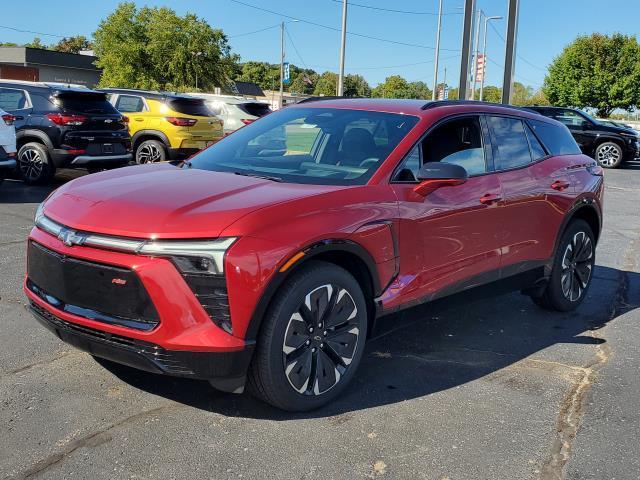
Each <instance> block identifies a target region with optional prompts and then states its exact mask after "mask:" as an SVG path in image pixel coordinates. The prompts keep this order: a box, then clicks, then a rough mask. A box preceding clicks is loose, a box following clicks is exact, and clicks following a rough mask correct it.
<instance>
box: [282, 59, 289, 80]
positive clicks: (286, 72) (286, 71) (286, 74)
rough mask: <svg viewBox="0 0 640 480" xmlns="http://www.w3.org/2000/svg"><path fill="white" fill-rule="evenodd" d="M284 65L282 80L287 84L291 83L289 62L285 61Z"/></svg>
mask: <svg viewBox="0 0 640 480" xmlns="http://www.w3.org/2000/svg"><path fill="white" fill-rule="evenodd" d="M283 67H284V76H283V77H282V81H283V83H284V84H285V85H289V82H290V81H291V76H290V74H289V62H285V63H284V64H283Z"/></svg>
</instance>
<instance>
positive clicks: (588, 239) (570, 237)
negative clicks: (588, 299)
mask: <svg viewBox="0 0 640 480" xmlns="http://www.w3.org/2000/svg"><path fill="white" fill-rule="evenodd" d="M595 258H596V257H595V239H594V236H593V232H592V231H591V227H589V224H588V223H587V222H585V221H584V220H574V221H573V222H571V224H570V225H569V227H568V228H567V229H566V231H565V232H564V234H563V235H562V239H561V240H560V244H559V245H558V251H557V252H556V257H555V259H554V264H553V268H552V270H551V276H550V278H549V282H548V284H547V287H546V288H545V291H544V293H543V294H542V295H541V296H540V297H534V299H533V300H534V301H535V302H536V303H537V304H538V305H540V306H541V307H543V308H546V309H547V310H558V311H561V312H568V311H569V310H573V309H574V308H576V307H577V306H578V305H580V303H582V300H584V297H585V296H586V294H587V290H588V289H589V285H590V284H591V277H592V276H593V269H594V265H595Z"/></svg>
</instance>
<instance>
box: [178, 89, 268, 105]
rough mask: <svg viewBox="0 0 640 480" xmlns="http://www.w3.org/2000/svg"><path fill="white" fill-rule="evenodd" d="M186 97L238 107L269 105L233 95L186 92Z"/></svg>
mask: <svg viewBox="0 0 640 480" xmlns="http://www.w3.org/2000/svg"><path fill="white" fill-rule="evenodd" d="M185 95H186V96H188V97H193V98H202V99H203V100H208V101H211V100H218V101H220V102H223V103H226V104H227V105H240V104H243V103H259V104H262V105H269V104H268V103H267V102H262V101H260V100H254V99H252V98H244V97H239V96H235V95H217V94H215V93H197V92H188V93H185Z"/></svg>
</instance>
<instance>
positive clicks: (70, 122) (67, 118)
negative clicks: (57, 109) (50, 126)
mask: <svg viewBox="0 0 640 480" xmlns="http://www.w3.org/2000/svg"><path fill="white" fill-rule="evenodd" d="M47 118H48V119H49V120H51V121H52V122H53V123H55V124H56V125H66V126H77V125H82V124H83V123H84V122H86V121H87V117H86V116H84V115H74V114H70V113H49V114H47Z"/></svg>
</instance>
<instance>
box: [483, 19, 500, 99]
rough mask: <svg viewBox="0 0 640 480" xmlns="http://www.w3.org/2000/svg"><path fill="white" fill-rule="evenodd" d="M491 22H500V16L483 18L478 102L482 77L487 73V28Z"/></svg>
mask: <svg viewBox="0 0 640 480" xmlns="http://www.w3.org/2000/svg"><path fill="white" fill-rule="evenodd" d="M491 20H502V17H500V16H493V17H485V19H484V35H483V39H482V60H483V62H484V66H483V72H482V80H480V101H482V99H483V98H484V76H485V74H486V72H487V26H488V24H489V22H490V21H491Z"/></svg>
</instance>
